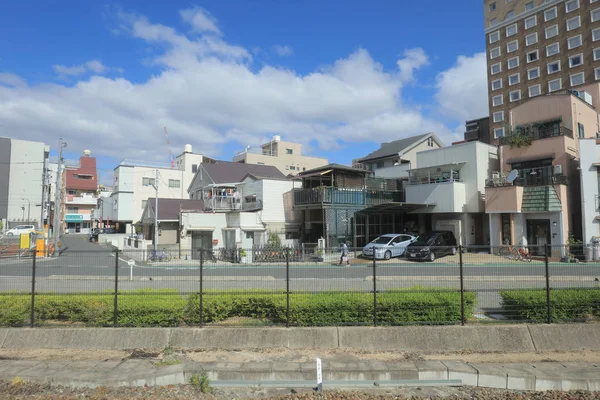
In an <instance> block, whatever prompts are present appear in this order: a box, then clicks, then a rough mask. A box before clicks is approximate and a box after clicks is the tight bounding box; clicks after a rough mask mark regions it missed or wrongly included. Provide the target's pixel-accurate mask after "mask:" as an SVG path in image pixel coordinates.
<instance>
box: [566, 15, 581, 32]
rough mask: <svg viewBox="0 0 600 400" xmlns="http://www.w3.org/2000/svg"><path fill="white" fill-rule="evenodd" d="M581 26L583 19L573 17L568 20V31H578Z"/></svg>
mask: <svg viewBox="0 0 600 400" xmlns="http://www.w3.org/2000/svg"><path fill="white" fill-rule="evenodd" d="M580 26H581V17H579V16H577V17H573V18H571V19H568V20H567V31H572V30H573V29H577V28H579V27H580Z"/></svg>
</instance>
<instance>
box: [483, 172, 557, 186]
mask: <svg viewBox="0 0 600 400" xmlns="http://www.w3.org/2000/svg"><path fill="white" fill-rule="evenodd" d="M566 184H567V177H566V175H563V174H557V175H550V174H547V175H543V174H540V175H538V174H535V175H531V174H530V175H525V176H518V177H517V178H516V179H515V180H514V181H513V182H512V183H511V182H508V181H507V180H506V175H503V176H500V175H499V174H493V176H492V178H490V179H488V180H487V182H486V184H485V187H488V188H492V187H504V186H522V187H526V186H545V185H566Z"/></svg>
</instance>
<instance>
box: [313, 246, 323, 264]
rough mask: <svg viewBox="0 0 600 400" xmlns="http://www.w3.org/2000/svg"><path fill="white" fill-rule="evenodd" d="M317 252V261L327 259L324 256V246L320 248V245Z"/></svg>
mask: <svg viewBox="0 0 600 400" xmlns="http://www.w3.org/2000/svg"><path fill="white" fill-rule="evenodd" d="M315 254H316V255H317V261H320V262H323V261H325V259H324V258H323V255H324V251H323V249H322V248H320V247H319V248H318V249H317V250H316V251H315Z"/></svg>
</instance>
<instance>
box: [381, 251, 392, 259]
mask: <svg viewBox="0 0 600 400" xmlns="http://www.w3.org/2000/svg"><path fill="white" fill-rule="evenodd" d="M383 258H385V259H386V260H389V259H390V258H392V252H391V251H389V250H388V251H386V252H385V254H384V255H383Z"/></svg>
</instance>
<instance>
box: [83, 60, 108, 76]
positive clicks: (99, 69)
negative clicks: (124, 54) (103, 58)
mask: <svg viewBox="0 0 600 400" xmlns="http://www.w3.org/2000/svg"><path fill="white" fill-rule="evenodd" d="M85 66H86V67H87V69H88V70H90V71H92V72H94V73H96V74H101V73H103V72H104V71H106V69H107V68H106V66H104V65H103V64H102V63H101V62H100V61H98V60H92V61H88V62H87V63H85Z"/></svg>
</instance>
